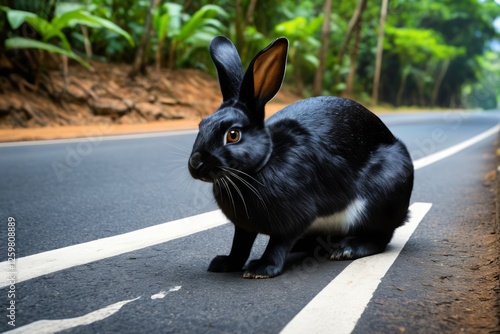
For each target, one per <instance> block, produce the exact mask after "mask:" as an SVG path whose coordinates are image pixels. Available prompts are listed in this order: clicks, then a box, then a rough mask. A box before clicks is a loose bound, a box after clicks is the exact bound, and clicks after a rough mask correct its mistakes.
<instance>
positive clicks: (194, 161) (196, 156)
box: [189, 152, 203, 170]
mask: <svg viewBox="0 0 500 334" xmlns="http://www.w3.org/2000/svg"><path fill="white" fill-rule="evenodd" d="M189 165H190V166H191V168H193V169H195V170H198V169H200V168H201V166H203V161H201V154H200V153H199V152H195V153H193V155H191V158H189Z"/></svg>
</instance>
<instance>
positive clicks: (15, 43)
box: [5, 37, 90, 68]
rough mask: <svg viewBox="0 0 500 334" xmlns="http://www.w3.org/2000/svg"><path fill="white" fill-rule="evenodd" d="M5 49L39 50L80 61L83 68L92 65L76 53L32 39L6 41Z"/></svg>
mask: <svg viewBox="0 0 500 334" xmlns="http://www.w3.org/2000/svg"><path fill="white" fill-rule="evenodd" d="M5 47H6V48H7V49H38V50H45V51H48V52H52V53H58V54H61V55H64V56H67V57H69V58H71V59H74V60H76V61H78V62H79V63H80V64H82V65H83V66H85V67H87V68H90V65H89V64H88V63H87V62H86V61H85V60H83V59H82V58H81V57H79V56H77V55H76V54H75V53H74V52H72V51H68V50H66V49H62V48H60V47H58V46H55V45H53V44H49V43H45V42H40V41H36V40H34V39H30V38H24V37H12V38H9V39H7V40H6V41H5Z"/></svg>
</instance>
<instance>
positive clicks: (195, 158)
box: [188, 152, 215, 183]
mask: <svg viewBox="0 0 500 334" xmlns="http://www.w3.org/2000/svg"><path fill="white" fill-rule="evenodd" d="M203 160H204V159H203V158H202V155H201V153H199V152H195V153H193V154H192V155H191V157H190V158H189V164H188V168H189V173H190V174H191V176H192V177H193V178H195V179H198V180H201V181H204V182H210V183H214V182H215V177H214V173H213V172H211V171H210V170H209V169H208V168H207V164H206V163H205V162H204V161H203Z"/></svg>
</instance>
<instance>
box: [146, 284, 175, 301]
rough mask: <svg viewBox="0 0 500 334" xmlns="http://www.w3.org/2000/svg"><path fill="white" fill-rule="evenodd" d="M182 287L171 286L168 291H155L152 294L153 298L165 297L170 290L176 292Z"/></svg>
mask: <svg viewBox="0 0 500 334" xmlns="http://www.w3.org/2000/svg"><path fill="white" fill-rule="evenodd" d="M181 288H182V286H181V285H177V286H175V287H173V288H170V289H169V290H168V291H160V292H158V293H155V294H154V295H152V296H151V299H163V298H165V296H166V295H168V294H169V293H170V292H175V291H179V290H180V289H181Z"/></svg>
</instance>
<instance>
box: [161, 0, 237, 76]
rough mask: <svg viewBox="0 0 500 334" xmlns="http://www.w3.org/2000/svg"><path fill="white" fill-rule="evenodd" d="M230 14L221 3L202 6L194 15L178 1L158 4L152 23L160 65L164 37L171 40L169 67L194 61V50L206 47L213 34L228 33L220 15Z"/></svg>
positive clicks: (165, 39) (223, 16) (169, 43)
mask: <svg viewBox="0 0 500 334" xmlns="http://www.w3.org/2000/svg"><path fill="white" fill-rule="evenodd" d="M227 15H228V14H227V12H226V11H225V10H224V9H222V7H219V6H216V5H210V4H207V5H204V6H202V7H201V8H200V9H199V10H197V11H196V12H195V13H194V14H193V15H189V14H187V13H182V6H181V5H179V4H176V3H170V2H167V3H164V4H163V5H161V6H158V7H157V8H156V9H155V12H154V14H153V27H154V30H155V32H156V37H157V39H158V46H157V53H156V55H157V56H156V63H157V66H159V63H160V60H161V55H162V47H163V45H164V43H165V41H167V43H168V50H169V58H168V67H169V68H173V67H175V66H185V65H188V64H193V63H194V62H193V61H192V55H193V53H194V52H196V51H197V50H199V49H200V48H203V49H206V47H207V45H208V44H209V43H210V40H211V39H212V38H214V37H215V36H217V35H220V34H224V33H225V30H226V29H225V25H224V24H223V23H222V21H220V20H219V19H217V18H218V17H220V18H225V17H227Z"/></svg>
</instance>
